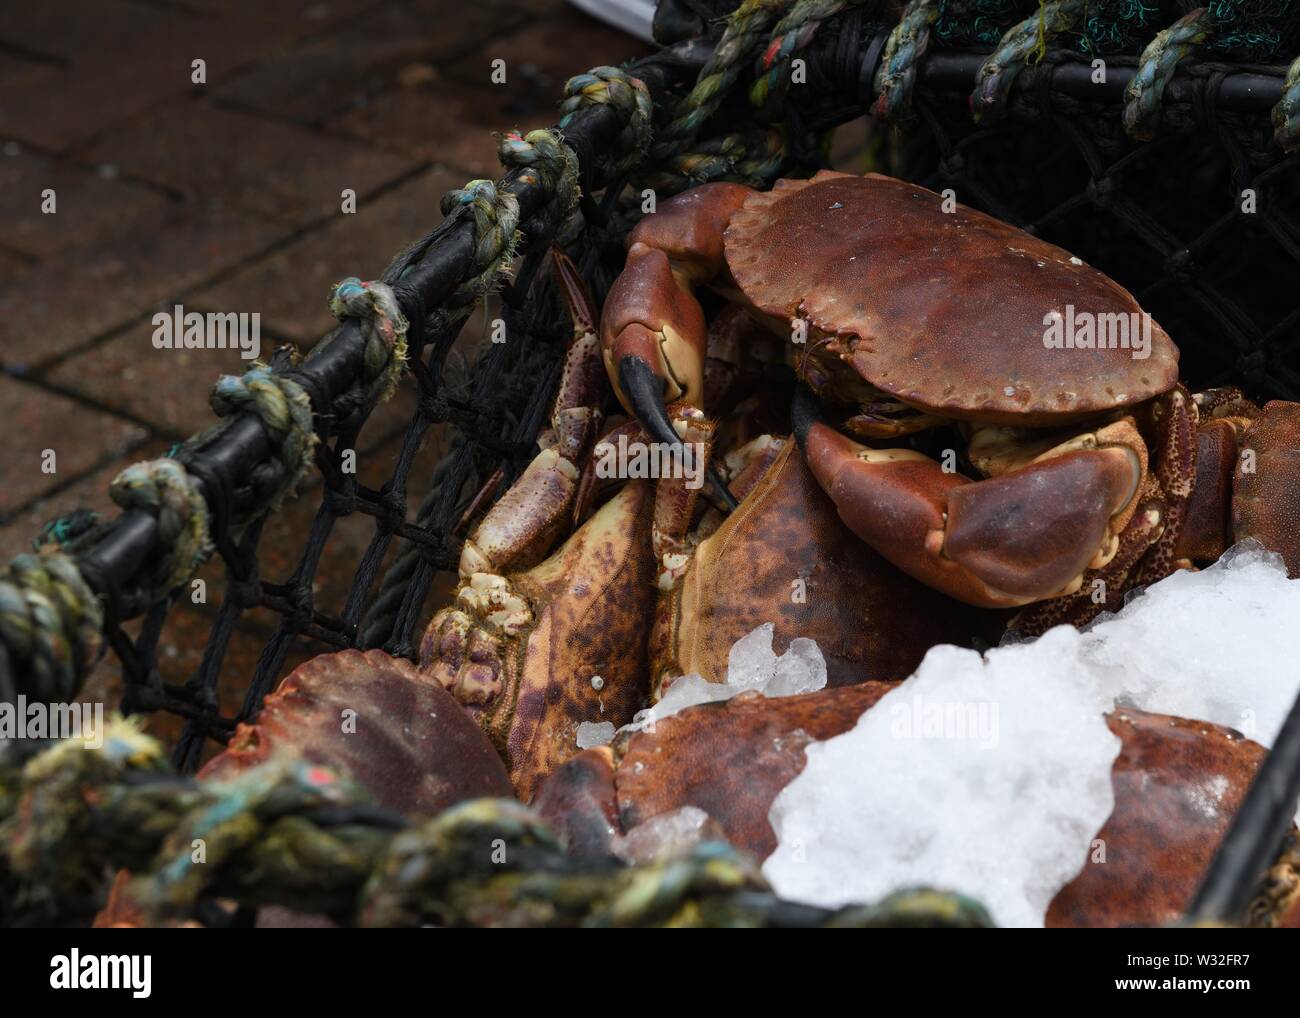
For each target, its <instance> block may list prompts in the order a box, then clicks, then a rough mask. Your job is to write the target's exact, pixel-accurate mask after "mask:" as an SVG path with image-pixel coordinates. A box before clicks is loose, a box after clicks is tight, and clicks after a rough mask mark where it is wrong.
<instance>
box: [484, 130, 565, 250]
mask: <svg viewBox="0 0 1300 1018" xmlns="http://www.w3.org/2000/svg"><path fill="white" fill-rule="evenodd" d="M497 158H498V159H500V160H501V164H502V165H503V166H505V167H506V168H507V169H511V170H523V171H525V172H527V173H531V174H532V176H533V179H534V180H536V181H537V182H539V183H540V184H541V185H542V187H543V189H544V190H545V192H546V194H547V195H549V196H550V200H549V201H547V202H546V204H545V205H543V206H542V209H541V211H540V213H539V214H538V215H536V216H535V217H534V218H533V220H532V221H531V222H529V223H528V224H527V227H526V230H527V233H528V239H529V242H530V244H531V245H533V248H534V249H537V248H544V247H545V246H546V245H547V244H549V243H550V242H551V240H552V238H554V237H555V235H556V233H558V232H559V230H560V228H561V227H562V226H563V225H564V224H565V222H566V221H567V220H568V218H569V216H570V215H571V214H572V213H573V210H574V208H576V207H577V204H578V198H579V197H580V195H581V189H580V188H579V186H578V157H577V156H576V155H575V154H574V152H573V149H571V148H569V146H568V145H566V144H565V143H564V139H563V138H562V137H561V136H560V133H559V132H558V131H553V130H549V129H548V130H541V131H529V132H528V133H527V134H524V135H521V134H518V133H517V132H512V133H510V134H505V135H502V136H501V137H500V140H499V143H498V145H497Z"/></svg>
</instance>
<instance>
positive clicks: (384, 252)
mask: <svg viewBox="0 0 1300 1018" xmlns="http://www.w3.org/2000/svg"><path fill="white" fill-rule="evenodd" d="M462 183H464V181H463V180H462V179H461V178H460V176H459V175H455V174H452V173H450V172H446V171H438V170H433V171H430V172H427V173H423V174H420V175H419V176H417V177H415V178H413V179H411V180H408V181H406V182H405V183H403V184H401V185H400V186H399V187H397V188H395V189H393V190H392V191H389V192H388V193H386V194H384V195H382V196H381V197H379V198H375V199H373V200H371V201H362V202H358V204H357V211H356V213H355V214H353V215H340V216H339V217H338V218H337V219H336V220H335V221H334V222H332V223H331V224H330V225H329V226H328V227H326V228H325V229H323V230H317V231H314V232H312V233H310V234H308V235H307V236H305V237H302V238H301V239H299V240H297V241H295V242H294V243H292V244H290V245H289V246H288V247H286V248H284V249H283V250H280V251H277V252H276V253H274V254H272V255H269V256H267V257H265V258H262V259H259V260H258V261H255V262H252V263H250V264H249V265H247V266H245V267H244V268H242V269H240V270H239V271H238V272H237V273H236V274H234V275H233V276H231V277H229V278H227V279H224V280H222V281H221V282H219V283H217V284H214V285H213V286H211V287H208V288H205V289H203V290H202V291H200V292H199V293H197V294H195V295H194V297H193V299H192V301H191V303H193V304H195V305H196V306H197V305H198V304H200V303H202V304H203V305H204V306H206V307H209V308H229V309H232V310H233V309H235V308H239V309H244V310H248V311H258V312H260V313H261V315H262V326H263V328H269V329H271V330H273V331H274V332H275V333H276V334H278V335H283V336H286V337H288V338H289V339H292V340H294V341H295V342H298V343H301V344H303V345H304V346H311V345H314V344H315V343H316V341H317V340H319V339H320V338H321V336H323V335H325V333H327V332H329V331H330V330H331V329H332V328H333V327H334V326H335V325H336V324H337V322H336V321H335V319H334V316H333V315H331V314H330V312H329V308H328V307H327V305H326V300H327V298H328V296H329V292H330V286H331V285H332V284H334V283H336V282H338V281H339V280H340V279H343V278H345V277H347V276H360V277H362V278H364V279H373V278H375V277H376V276H378V275H379V274H380V273H381V272H382V271H383V270H384V267H385V266H386V265H387V264H388V261H389V260H390V259H391V258H392V256H393V255H395V254H396V253H397V252H398V251H400V250H402V249H403V248H404V247H406V245H408V244H410V243H411V242H412V241H415V240H417V239H419V237H420V236H422V235H423V234H424V233H426V232H427V231H429V230H430V229H432V228H433V227H434V226H436V225H437V224H438V223H439V222H440V221H441V220H442V214H441V213H440V212H439V211H438V202H439V201H440V200H441V198H442V195H443V193H444V192H446V191H447V190H449V189H451V188H453V187H459V186H460V185H461V184H462Z"/></svg>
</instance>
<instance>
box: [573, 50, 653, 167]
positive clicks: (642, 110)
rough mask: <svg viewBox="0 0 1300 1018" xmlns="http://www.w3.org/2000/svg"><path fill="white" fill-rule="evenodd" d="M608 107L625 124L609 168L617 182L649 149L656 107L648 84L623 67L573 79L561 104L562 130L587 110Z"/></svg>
mask: <svg viewBox="0 0 1300 1018" xmlns="http://www.w3.org/2000/svg"><path fill="white" fill-rule="evenodd" d="M595 105H608V106H613V107H614V108H615V109H616V110H618V112H619V115H620V116H622V117H623V119H624V120H625V121H626V123H625V126H624V127H623V130H622V131H620V132H619V135H618V138H617V139H616V140H615V141H614V144H613V146H612V151H611V154H610V156H609V164H608V166H607V167H606V169H607V173H608V176H609V179H611V180H612V179H616V178H618V177H620V176H622V175H623V174H624V173H626V172H628V171H629V170H631V169H633V168H634V167H635V166H637V165H638V164H639V163H640V162H641V161H642V160H643V159H644V158H645V156H646V153H647V151H648V150H649V148H650V139H651V133H652V126H651V125H652V123H653V118H654V103H653V102H652V101H651V99H650V90H649V89H648V88H646V86H645V82H643V81H641V80H640V79H639V78H634V77H632V76H631V75H630V74H628V73H627V71H625V70H623V69H622V68H620V67H607V66H602V67H593V68H592V69H591V70H589V71H587V72H586V73H585V74H579V75H576V76H574V77H572V78H570V79H569V80H568V81H567V82H566V83H565V86H564V99H563V100H561V102H560V129H561V130H563V129H564V128H565V127H566V126H568V124H569V122H570V121H571V120H572V119H573V117H574V116H575V115H576V114H577V113H578V111H579V110H581V109H584V108H585V107H588V106H595Z"/></svg>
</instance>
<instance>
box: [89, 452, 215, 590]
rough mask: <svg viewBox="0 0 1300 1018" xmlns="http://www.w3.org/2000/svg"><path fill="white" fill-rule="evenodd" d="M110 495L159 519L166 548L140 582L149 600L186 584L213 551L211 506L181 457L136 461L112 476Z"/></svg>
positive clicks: (125, 507) (124, 504) (159, 527)
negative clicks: (159, 559)
mask: <svg viewBox="0 0 1300 1018" xmlns="http://www.w3.org/2000/svg"><path fill="white" fill-rule="evenodd" d="M108 493H109V495H110V496H111V497H112V499H113V501H114V502H116V503H117V504H118V505H119V506H120V507H121V508H122V509H128V510H129V509H140V510H143V511H144V512H147V513H150V514H152V515H153V516H154V517H155V518H156V519H157V521H158V537H159V538H160V540H161V541H162V543H163V548H164V551H163V555H162V559H161V561H159V562H158V564H157V565H156V567H155V568H154V569H153V570H152V572H150V573H149V574H148V575H147V576H146V578H145V581H144V583H143V585H142V589H143V592H144V593H145V595H146V597H147V598H148V600H149V601H150V603H152V602H156V601H161V600H162V599H163V598H165V597H166V596H167V595H168V594H169V593H171V592H172V591H173V590H175V589H176V588H177V587H179V586H180V585H181V584H183V583H185V582H186V581H187V580H188V579H189V578H190V577H191V576H193V575H194V573H195V572H196V571H197V570H198V568H199V566H201V565H203V563H204V562H206V561H207V559H208V556H209V555H210V554H212V540H211V537H210V536H209V532H208V504H207V502H206V501H204V499H203V495H202V494H200V492H199V484H198V481H196V480H195V479H194V478H192V477H190V475H189V473H188V471H186V469H185V466H184V464H182V463H181V462H180V461H179V460H174V459H166V458H164V459H156V460H146V461H144V462H142V463H135V464H133V465H131V466H129V467H127V468H126V469H125V470H123V471H122V472H121V473H120V474H118V475H117V477H115V478H114V479H113V483H112V484H111V485H110V486H109V489H108Z"/></svg>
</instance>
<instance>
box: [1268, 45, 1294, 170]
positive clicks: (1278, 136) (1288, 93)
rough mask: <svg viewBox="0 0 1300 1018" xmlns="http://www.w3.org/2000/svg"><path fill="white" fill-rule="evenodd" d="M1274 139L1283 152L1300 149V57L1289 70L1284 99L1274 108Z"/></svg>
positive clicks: (1283, 92) (1283, 87)
mask: <svg viewBox="0 0 1300 1018" xmlns="http://www.w3.org/2000/svg"><path fill="white" fill-rule="evenodd" d="M1273 127H1274V133H1273V138H1274V139H1275V140H1276V141H1277V144H1278V147H1279V148H1281V149H1282V151H1283V152H1294V151H1296V150H1297V149H1300V57H1297V58H1296V59H1295V61H1294V62H1293V63H1292V64H1291V66H1290V67H1289V68H1288V69H1287V72H1286V80H1285V81H1284V82H1283V83H1282V98H1281V99H1279V100H1278V103H1277V105H1276V106H1274V107H1273Z"/></svg>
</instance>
